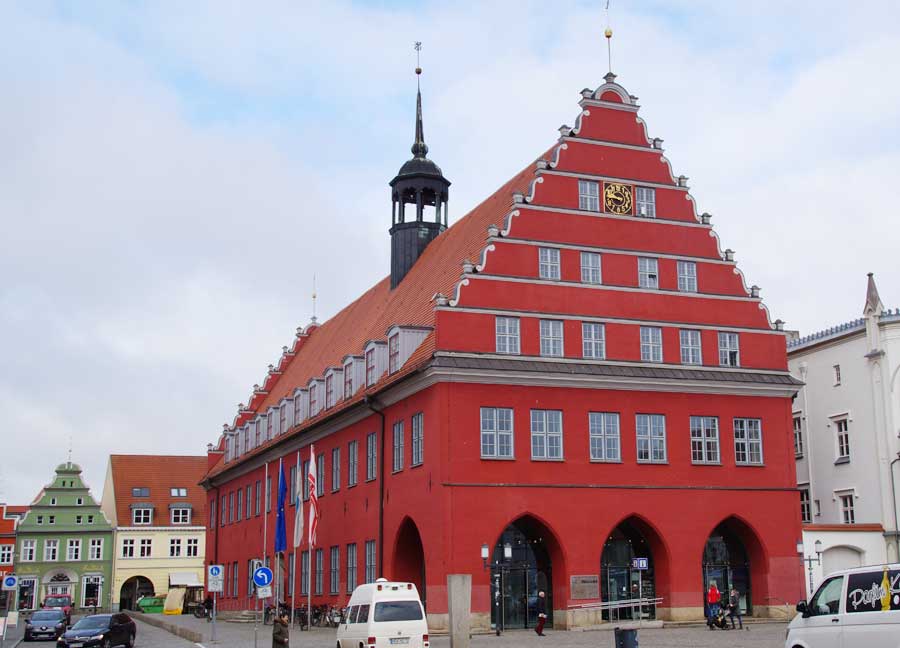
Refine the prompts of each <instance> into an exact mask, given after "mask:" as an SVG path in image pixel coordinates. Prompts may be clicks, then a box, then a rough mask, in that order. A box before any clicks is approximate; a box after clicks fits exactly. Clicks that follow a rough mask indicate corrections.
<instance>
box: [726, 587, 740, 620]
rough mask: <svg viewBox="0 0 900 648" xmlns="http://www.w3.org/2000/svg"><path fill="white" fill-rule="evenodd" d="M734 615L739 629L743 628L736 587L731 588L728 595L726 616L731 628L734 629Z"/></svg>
mask: <svg viewBox="0 0 900 648" xmlns="http://www.w3.org/2000/svg"><path fill="white" fill-rule="evenodd" d="M734 617H737V619H738V623H739V624H740V628H741V630H743V629H744V620H743V618H742V615H741V595H740V593H739V592H738V591H737V588H736V587H732V588H731V593H730V594H729V595H728V618H729V619H730V620H731V629H732V630H734Z"/></svg>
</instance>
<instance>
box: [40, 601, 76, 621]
mask: <svg viewBox="0 0 900 648" xmlns="http://www.w3.org/2000/svg"><path fill="white" fill-rule="evenodd" d="M41 609H42V610H62V611H63V612H64V613H65V615H66V623H72V597H71V596H70V595H69V594H51V595H50V596H48V597H47V598H45V599H44V602H43V603H41Z"/></svg>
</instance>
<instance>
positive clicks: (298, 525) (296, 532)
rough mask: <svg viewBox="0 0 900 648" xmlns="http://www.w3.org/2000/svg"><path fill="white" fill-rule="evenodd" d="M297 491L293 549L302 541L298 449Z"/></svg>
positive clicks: (301, 481)
mask: <svg viewBox="0 0 900 648" xmlns="http://www.w3.org/2000/svg"><path fill="white" fill-rule="evenodd" d="M296 487H297V492H296V493H294V498H295V499H294V501H295V502H297V511H296V513H295V516H294V549H296V548H297V547H299V546H300V543H301V542H302V541H303V475H301V474H300V451H299V450H298V451H297V485H296Z"/></svg>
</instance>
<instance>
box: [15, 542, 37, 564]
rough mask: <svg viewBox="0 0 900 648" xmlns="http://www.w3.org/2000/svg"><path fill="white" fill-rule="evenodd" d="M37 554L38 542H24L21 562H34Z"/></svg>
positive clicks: (20, 557)
mask: <svg viewBox="0 0 900 648" xmlns="http://www.w3.org/2000/svg"><path fill="white" fill-rule="evenodd" d="M36 554H37V540H22V546H21V547H20V548H19V561H20V562H34V561H35V558H36V557H37V556H36Z"/></svg>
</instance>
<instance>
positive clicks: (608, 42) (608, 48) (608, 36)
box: [603, 0, 613, 72]
mask: <svg viewBox="0 0 900 648" xmlns="http://www.w3.org/2000/svg"><path fill="white" fill-rule="evenodd" d="M603 35H604V36H606V56H607V59H608V61H609V71H610V72H612V35H613V31H612V27H610V26H609V0H606V31H604V32H603Z"/></svg>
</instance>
